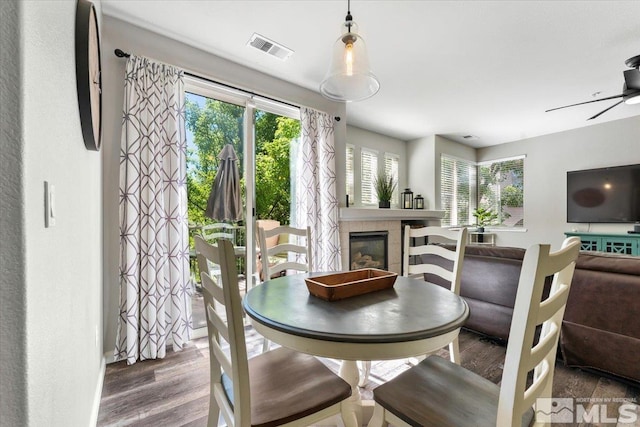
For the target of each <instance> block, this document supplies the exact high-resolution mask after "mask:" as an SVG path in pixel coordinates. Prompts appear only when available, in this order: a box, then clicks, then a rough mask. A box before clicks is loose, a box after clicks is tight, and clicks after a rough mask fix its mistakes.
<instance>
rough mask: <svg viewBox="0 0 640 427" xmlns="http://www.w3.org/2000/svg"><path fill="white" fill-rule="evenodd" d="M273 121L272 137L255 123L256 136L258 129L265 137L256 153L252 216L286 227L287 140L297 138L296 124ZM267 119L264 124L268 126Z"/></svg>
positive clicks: (288, 187) (288, 189)
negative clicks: (273, 220)
mask: <svg viewBox="0 0 640 427" xmlns="http://www.w3.org/2000/svg"><path fill="white" fill-rule="evenodd" d="M265 115H266V116H274V115H273V114H268V113H266V114H265ZM275 118H276V119H275V123H276V126H275V130H274V133H273V136H271V135H270V133H267V132H266V130H265V129H263V128H262V126H261V124H262V123H261V121H260V120H256V136H257V135H258V130H259V129H260V130H261V131H264V134H265V136H266V138H265V140H264V141H263V142H262V144H261V150H256V151H257V154H256V177H257V178H258V179H256V215H257V218H258V219H275V220H277V221H280V223H281V224H288V223H289V221H290V216H291V215H290V213H291V177H290V175H291V174H290V170H291V167H290V152H291V141H292V140H294V139H295V138H297V137H298V136H299V135H300V122H299V121H298V120H294V119H290V118H288V117H282V116H275ZM269 120H270V118H269ZM269 120H265V122H266V123H267V124H270V123H271V122H270V121H269ZM256 139H257V138H256Z"/></svg>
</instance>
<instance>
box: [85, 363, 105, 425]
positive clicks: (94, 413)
mask: <svg viewBox="0 0 640 427" xmlns="http://www.w3.org/2000/svg"><path fill="white" fill-rule="evenodd" d="M106 369H107V363H106V360H105V358H104V357H103V358H102V360H101V361H100V373H99V374H98V383H97V384H96V391H95V393H94V396H93V407H92V408H91V422H90V424H89V425H90V426H95V425H97V424H98V413H99V412H100V400H101V399H102V385H103V384H104V374H105V371H106Z"/></svg>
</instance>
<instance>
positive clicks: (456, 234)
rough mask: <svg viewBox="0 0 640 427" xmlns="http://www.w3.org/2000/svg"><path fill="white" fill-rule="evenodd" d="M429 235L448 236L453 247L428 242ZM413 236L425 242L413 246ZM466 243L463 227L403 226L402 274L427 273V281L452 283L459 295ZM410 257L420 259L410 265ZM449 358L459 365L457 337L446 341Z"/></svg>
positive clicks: (452, 287)
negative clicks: (434, 277) (431, 277)
mask: <svg viewBox="0 0 640 427" xmlns="http://www.w3.org/2000/svg"><path fill="white" fill-rule="evenodd" d="M430 238H437V239H442V238H444V239H447V240H448V241H452V242H454V243H455V248H454V249H453V250H451V249H449V248H447V247H444V246H441V245H434V244H430V242H429V239H430ZM413 239H424V244H418V245H415V246H412V245H411V242H412V240H413ZM421 243H422V242H421ZM466 245H467V229H466V228H465V227H462V228H460V229H457V230H450V229H447V228H442V227H421V228H411V227H410V226H409V225H407V226H405V228H404V251H403V259H402V264H403V268H402V271H403V274H404V275H405V276H408V277H415V278H419V279H421V280H424V279H423V278H424V275H425V274H426V275H427V281H429V276H437V277H439V278H440V279H442V280H445V281H446V282H448V283H450V284H451V287H450V289H451V292H453V293H454V294H456V295H460V279H461V278H462V261H463V259H464V252H465V248H466ZM411 257H418V258H420V261H421V263H416V264H410V263H409V260H410V258H411ZM425 260H426V261H427V262H425ZM449 357H450V359H451V361H452V362H454V363H457V364H458V365H459V364H460V346H459V344H458V337H456V338H455V339H454V340H453V341H452V342H451V343H450V344H449Z"/></svg>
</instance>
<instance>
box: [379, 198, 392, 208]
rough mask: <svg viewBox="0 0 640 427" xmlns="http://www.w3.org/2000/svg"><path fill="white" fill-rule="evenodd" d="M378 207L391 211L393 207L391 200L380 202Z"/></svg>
mask: <svg viewBox="0 0 640 427" xmlns="http://www.w3.org/2000/svg"><path fill="white" fill-rule="evenodd" d="M378 207H379V208H380V209H389V208H390V207H391V200H380V201H379V202H378Z"/></svg>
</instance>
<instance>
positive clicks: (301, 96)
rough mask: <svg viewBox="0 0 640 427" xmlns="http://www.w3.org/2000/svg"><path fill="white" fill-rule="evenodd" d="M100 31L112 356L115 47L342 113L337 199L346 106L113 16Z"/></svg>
mask: <svg viewBox="0 0 640 427" xmlns="http://www.w3.org/2000/svg"><path fill="white" fill-rule="evenodd" d="M102 31H103V40H102V52H103V64H104V65H103V71H104V72H103V79H104V80H103V86H104V99H103V102H104V119H105V128H104V142H103V151H104V156H105V157H104V188H103V191H104V199H103V202H104V207H105V208H104V215H105V217H104V239H105V247H104V251H105V252H104V283H105V289H104V310H105V312H104V322H105V341H104V347H105V350H106V351H107V353H108V354H111V353H112V351H113V348H114V347H115V338H116V326H117V315H118V302H119V301H118V299H119V293H118V286H119V285H118V256H119V255H118V253H119V249H118V248H119V229H118V174H119V169H118V168H119V158H118V156H119V149H120V129H121V117H122V105H123V92H124V70H125V65H126V60H125V59H121V58H117V57H116V56H115V55H114V54H113V51H114V49H116V48H120V49H122V50H124V51H125V52H129V53H134V54H136V55H141V56H147V57H150V58H154V59H156V60H158V61H162V62H165V63H168V64H172V65H176V66H178V67H181V68H183V69H185V70H186V71H189V72H192V73H194V74H197V75H201V76H204V77H207V78H210V79H213V80H217V81H221V82H224V83H227V84H231V85H233V86H236V87H239V88H243V89H246V90H250V91H253V92H256V93H259V94H262V95H266V96H270V97H273V98H277V99H281V100H284V101H286V102H289V103H293V104H296V105H301V106H307V107H311V108H314V109H316V110H320V111H325V112H327V113H330V114H332V115H333V116H338V117H341V120H340V121H336V122H335V125H336V127H335V141H336V168H337V182H336V186H337V190H338V200H344V198H345V181H344V177H345V173H344V171H345V139H346V108H345V104H342V103H336V102H332V101H329V100H327V99H325V98H323V97H322V96H321V95H320V94H319V93H317V92H313V91H310V90H307V89H304V88H301V87H299V86H295V85H292V84H290V83H288V82H285V81H283V80H279V79H277V78H274V77H271V76H267V75H266V74H262V73H259V72H257V71H254V70H251V69H249V68H246V67H243V66H240V65H238V64H235V63H233V62H230V61H228V60H226V59H223V58H220V57H217V56H214V55H211V54H209V53H206V52H204V51H202V50H199V49H196V48H193V47H190V46H187V45H185V44H183V43H180V42H178V41H176V40H172V39H169V38H167V37H165V36H162V35H160V34H157V33H153V32H150V31H147V30H144V29H142V28H140V27H137V26H134V25H131V24H129V23H126V22H124V21H121V20H119V19H115V18H113V17H108V16H105V17H104V20H103V28H102Z"/></svg>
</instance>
